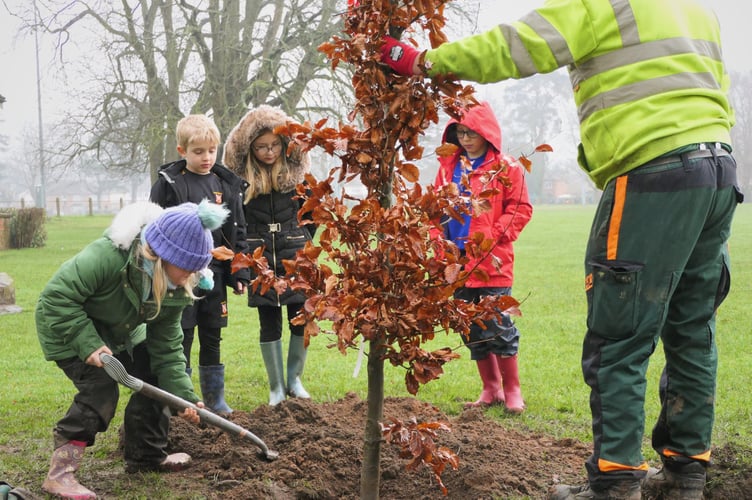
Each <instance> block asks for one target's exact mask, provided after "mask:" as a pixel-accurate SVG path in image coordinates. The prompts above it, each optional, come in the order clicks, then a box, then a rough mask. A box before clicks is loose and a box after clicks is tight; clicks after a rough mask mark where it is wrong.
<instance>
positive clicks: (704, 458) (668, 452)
mask: <svg viewBox="0 0 752 500" xmlns="http://www.w3.org/2000/svg"><path fill="white" fill-rule="evenodd" d="M661 454H663V456H665V457H684V456H687V455H682V454H681V453H677V452H675V451H672V450H669V449H667V448H664V449H663V450H662V451H661ZM688 458H691V459H693V460H702V461H704V462H710V450H708V451H705V452H702V453H700V454H699V455H689V456H688Z"/></svg>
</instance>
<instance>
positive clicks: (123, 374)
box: [99, 353, 279, 460]
mask: <svg viewBox="0 0 752 500" xmlns="http://www.w3.org/2000/svg"><path fill="white" fill-rule="evenodd" d="M99 359H100V360H101V361H102V364H103V365H104V369H105V371H106V372H107V374H108V375H109V376H110V377H111V378H112V379H114V380H115V381H116V382H118V383H120V384H123V385H124V386H126V387H128V388H130V389H133V390H134V391H136V392H139V393H141V394H143V395H144V396H146V397H148V398H151V399H155V400H157V401H159V402H161V403H164V404H166V405H167V406H169V407H170V408H172V409H173V410H176V411H179V412H181V411H183V410H185V409H186V408H191V409H193V410H195V411H196V413H198V416H199V418H200V419H201V421H202V422H204V423H207V424H209V425H213V426H214V427H218V428H219V429H222V430H223V431H226V432H229V433H230V434H233V435H235V436H238V437H240V438H245V439H250V440H251V441H253V443H254V444H256V446H258V447H259V448H261V451H262V452H263V453H264V456H265V457H266V458H267V459H269V460H274V459H276V458H277V457H279V453H277V452H276V451H272V450H270V449H269V448H268V447H267V446H266V444H265V443H264V442H263V441H262V440H261V439H259V438H258V437H257V436H256V435H255V434H253V433H252V432H251V431H249V430H248V429H245V428H243V427H241V426H239V425H237V424H236V423H234V422H230V421H229V420H227V419H226V418H223V417H220V416H219V415H217V414H216V413H213V412H211V411H209V410H207V409H206V408H199V407H198V406H196V405H195V404H193V403H191V402H190V401H187V400H185V399H183V398H181V397H178V396H176V395H174V394H172V393H170V392H167V391H165V390H163V389H160V388H159V387H156V386H154V385H151V384H148V383H146V382H144V381H143V380H141V379H138V378H136V377H134V376H132V375H130V374H128V372H127V371H126V370H125V367H124V366H123V364H122V363H120V361H119V360H118V359H117V358H115V357H114V356H110V355H109V354H106V353H102V354H100V355H99Z"/></svg>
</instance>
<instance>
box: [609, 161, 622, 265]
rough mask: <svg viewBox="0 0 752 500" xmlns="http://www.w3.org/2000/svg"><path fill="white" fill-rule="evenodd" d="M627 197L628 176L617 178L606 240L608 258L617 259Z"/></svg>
mask: <svg viewBox="0 0 752 500" xmlns="http://www.w3.org/2000/svg"><path fill="white" fill-rule="evenodd" d="M626 198H627V176H626V175H622V176H621V177H617V178H616V186H614V207H613V209H612V210H611V218H610V220H609V222H608V239H607V240H606V258H607V259H609V260H616V257H617V251H618V249H619V231H620V230H621V221H622V216H623V215H624V200H625V199H626Z"/></svg>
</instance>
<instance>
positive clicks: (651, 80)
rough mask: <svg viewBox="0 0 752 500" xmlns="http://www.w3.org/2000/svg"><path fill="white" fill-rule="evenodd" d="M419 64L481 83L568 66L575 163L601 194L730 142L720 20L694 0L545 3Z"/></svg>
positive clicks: (555, 0)
mask: <svg viewBox="0 0 752 500" xmlns="http://www.w3.org/2000/svg"><path fill="white" fill-rule="evenodd" d="M425 61H426V68H427V70H428V74H429V75H431V76H434V75H446V74H453V75H455V76H456V77H457V78H459V79H463V80H472V81H475V82H480V83H488V82H497V81H501V80H506V79H509V78H524V77H527V76H530V75H533V74H536V73H548V72H551V71H554V70H556V69H557V68H563V67H567V69H568V70H569V75H570V79H571V82H572V90H573V93H574V99H575V103H576V104H577V113H578V116H579V120H580V140H581V144H580V147H579V158H578V159H579V162H580V165H581V166H582V167H583V168H584V169H585V171H587V172H588V174H589V175H590V177H591V178H592V179H593V181H594V182H595V184H596V185H597V186H598V187H599V188H603V187H604V186H605V185H606V183H607V182H608V181H609V180H611V179H614V178H615V177H617V176H620V175H622V174H625V173H627V172H629V171H630V170H632V169H633V168H635V167H638V166H641V165H643V164H645V163H647V162H648V161H650V160H652V159H654V158H656V157H658V156H661V155H664V154H666V153H668V152H670V151H673V150H676V149H679V148H681V147H683V146H686V145H689V144H696V143H700V142H719V143H724V144H730V143H731V139H730V133H729V129H730V128H731V126H732V125H733V122H734V117H733V113H732V111H731V108H730V106H729V101H728V98H727V96H726V93H727V91H728V89H729V78H728V75H727V74H726V71H725V69H724V65H723V62H722V59H721V37H720V29H719V26H718V21H717V19H716V17H715V15H714V14H713V13H712V12H711V11H709V10H707V9H706V8H704V7H703V6H702V5H701V4H700V3H699V2H697V1H695V0H661V1H655V0H548V1H546V2H545V3H544V4H543V6H542V7H540V8H538V9H536V10H534V11H533V12H531V13H530V14H527V15H526V16H524V17H523V18H521V19H520V20H519V21H517V22H514V23H511V24H501V25H499V26H497V27H496V28H494V29H492V30H490V31H488V32H486V33H482V34H479V35H475V36H471V37H467V38H464V39H461V40H458V41H456V42H451V43H445V44H443V45H441V46H439V47H438V48H436V49H434V50H428V51H427V52H426V55H425Z"/></svg>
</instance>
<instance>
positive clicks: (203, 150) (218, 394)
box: [151, 115, 250, 414]
mask: <svg viewBox="0 0 752 500" xmlns="http://www.w3.org/2000/svg"><path fill="white" fill-rule="evenodd" d="M176 136H177V143H178V146H177V151H178V153H179V154H180V156H181V157H182V158H183V159H182V160H179V161H176V162H173V163H169V164H167V165H164V166H162V167H160V170H159V178H158V179H157V181H156V182H155V183H154V185H153V186H152V189H151V201H153V202H154V203H157V204H159V205H161V206H163V207H171V206H175V205H179V204H181V203H184V202H187V201H190V202H193V203H199V202H200V201H201V200H203V199H209V200H210V201H212V202H214V203H217V204H223V205H225V206H226V207H227V209H229V211H230V215H229V216H228V217H227V220H225V223H224V224H223V225H222V227H220V228H219V229H218V230H216V231H214V232H213V233H212V235H213V236H214V246H215V248H216V247H221V246H225V247H227V248H229V249H230V250H232V251H233V252H235V253H239V252H242V253H246V252H247V243H246V236H245V230H246V222H245V216H244V215H243V196H244V192H245V189H246V187H247V182H246V181H244V180H243V179H241V178H240V177H238V176H237V175H235V174H234V173H232V172H231V171H230V170H228V169H227V168H225V167H224V166H222V165H219V164H217V163H216V160H217V149H218V147H219V144H220V141H221V138H220V133H219V129H218V128H217V126H216V125H215V124H214V122H213V121H212V120H211V119H210V118H209V117H207V116H205V115H189V116H186V117H185V118H183V119H181V120H180V121H179V122H178V124H177V129H176ZM209 268H210V269H211V270H212V272H213V273H214V276H213V279H214V287H213V288H212V289H211V290H210V291H209V292H205V295H204V296H203V297H202V298H201V299H200V300H198V301H196V302H195V303H194V304H193V305H191V306H188V307H186V308H185V311H183V319H182V323H181V326H182V328H183V335H184V338H183V352H184V353H185V358H186V366H187V368H186V370H187V372H188V374H189V375H190V374H191V372H192V369H191V346H192V345H193V337H194V328H195V327H196V326H198V339H199V363H198V364H199V366H198V373H199V382H200V385H201V394H202V396H203V399H204V404H206V406H207V407H209V408H210V409H211V410H212V411H214V412H216V413H223V414H228V413H231V412H232V409H231V408H230V407H229V406H228V405H227V403H226V402H225V397H224V391H225V375H224V374H225V371H224V370H225V367H224V365H223V364H221V362H220V345H219V344H220V340H221V330H222V328H224V327H226V326H227V314H228V313H227V290H226V289H225V287H226V286H227V287H230V288H232V289H233V292H234V293H235V294H238V295H242V294H243V293H244V292H245V289H246V286H247V284H248V282H249V281H250V271H249V270H248V269H243V270H240V271H238V272H237V273H235V274H232V273H231V269H230V261H219V260H217V259H212V262H211V264H210V266H209ZM196 293H197V294H198V293H202V292H201V291H200V290H198V289H197V290H196Z"/></svg>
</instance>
